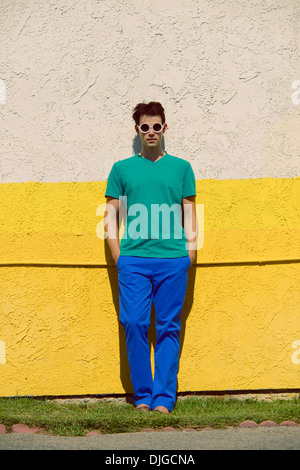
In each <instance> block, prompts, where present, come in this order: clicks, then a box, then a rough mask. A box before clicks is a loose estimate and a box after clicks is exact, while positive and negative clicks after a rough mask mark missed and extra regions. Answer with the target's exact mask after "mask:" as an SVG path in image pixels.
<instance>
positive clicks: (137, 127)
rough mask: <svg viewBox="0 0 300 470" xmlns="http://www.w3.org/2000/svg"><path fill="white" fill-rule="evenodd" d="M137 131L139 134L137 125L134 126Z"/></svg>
mask: <svg viewBox="0 0 300 470" xmlns="http://www.w3.org/2000/svg"><path fill="white" fill-rule="evenodd" d="M134 128H135V130H136V133H137V134H138V133H139V128H138V126H137V125H135V126H134Z"/></svg>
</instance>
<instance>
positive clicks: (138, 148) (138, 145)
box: [132, 135, 166, 155]
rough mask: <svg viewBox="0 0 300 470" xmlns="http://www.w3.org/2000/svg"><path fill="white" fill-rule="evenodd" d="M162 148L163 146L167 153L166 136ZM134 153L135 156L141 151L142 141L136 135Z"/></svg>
mask: <svg viewBox="0 0 300 470" xmlns="http://www.w3.org/2000/svg"><path fill="white" fill-rule="evenodd" d="M161 146H162V149H163V151H164V152H165V151H166V149H165V138H164V136H163V138H162V141H161ZM132 151H133V154H134V155H135V154H136V153H139V152H140V151H141V139H140V137H139V136H138V135H136V136H135V138H134V139H133V142H132Z"/></svg>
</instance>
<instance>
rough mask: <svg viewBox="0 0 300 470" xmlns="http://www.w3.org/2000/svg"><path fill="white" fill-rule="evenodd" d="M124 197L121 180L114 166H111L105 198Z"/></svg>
mask: <svg viewBox="0 0 300 470" xmlns="http://www.w3.org/2000/svg"><path fill="white" fill-rule="evenodd" d="M123 195H124V189H123V184H122V179H121V177H120V175H119V172H118V170H117V168H116V164H115V163H114V165H113V166H112V169H111V171H110V173H109V175H108V179H107V185H106V191H105V197H107V196H110V197H114V198H116V199H119V198H120V197H121V196H123Z"/></svg>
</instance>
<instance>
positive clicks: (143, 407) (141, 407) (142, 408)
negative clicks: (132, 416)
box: [135, 403, 151, 411]
mask: <svg viewBox="0 0 300 470" xmlns="http://www.w3.org/2000/svg"><path fill="white" fill-rule="evenodd" d="M135 411H151V408H150V406H148V405H145V404H144V403H141V404H140V405H138V406H137V407H136V408H135Z"/></svg>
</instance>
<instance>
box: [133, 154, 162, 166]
mask: <svg viewBox="0 0 300 470" xmlns="http://www.w3.org/2000/svg"><path fill="white" fill-rule="evenodd" d="M167 155H168V152H166V153H165V155H164V156H163V157H161V158H159V159H158V160H154V161H153V160H150V159H149V158H146V157H143V156H142V155H139V154H138V153H137V156H138V158H140V159H141V160H145V161H148V162H149V163H150V164H152V165H153V164H158V163H159V162H160V161H162V160H163V159H164V158H165V157H166V156H167Z"/></svg>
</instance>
